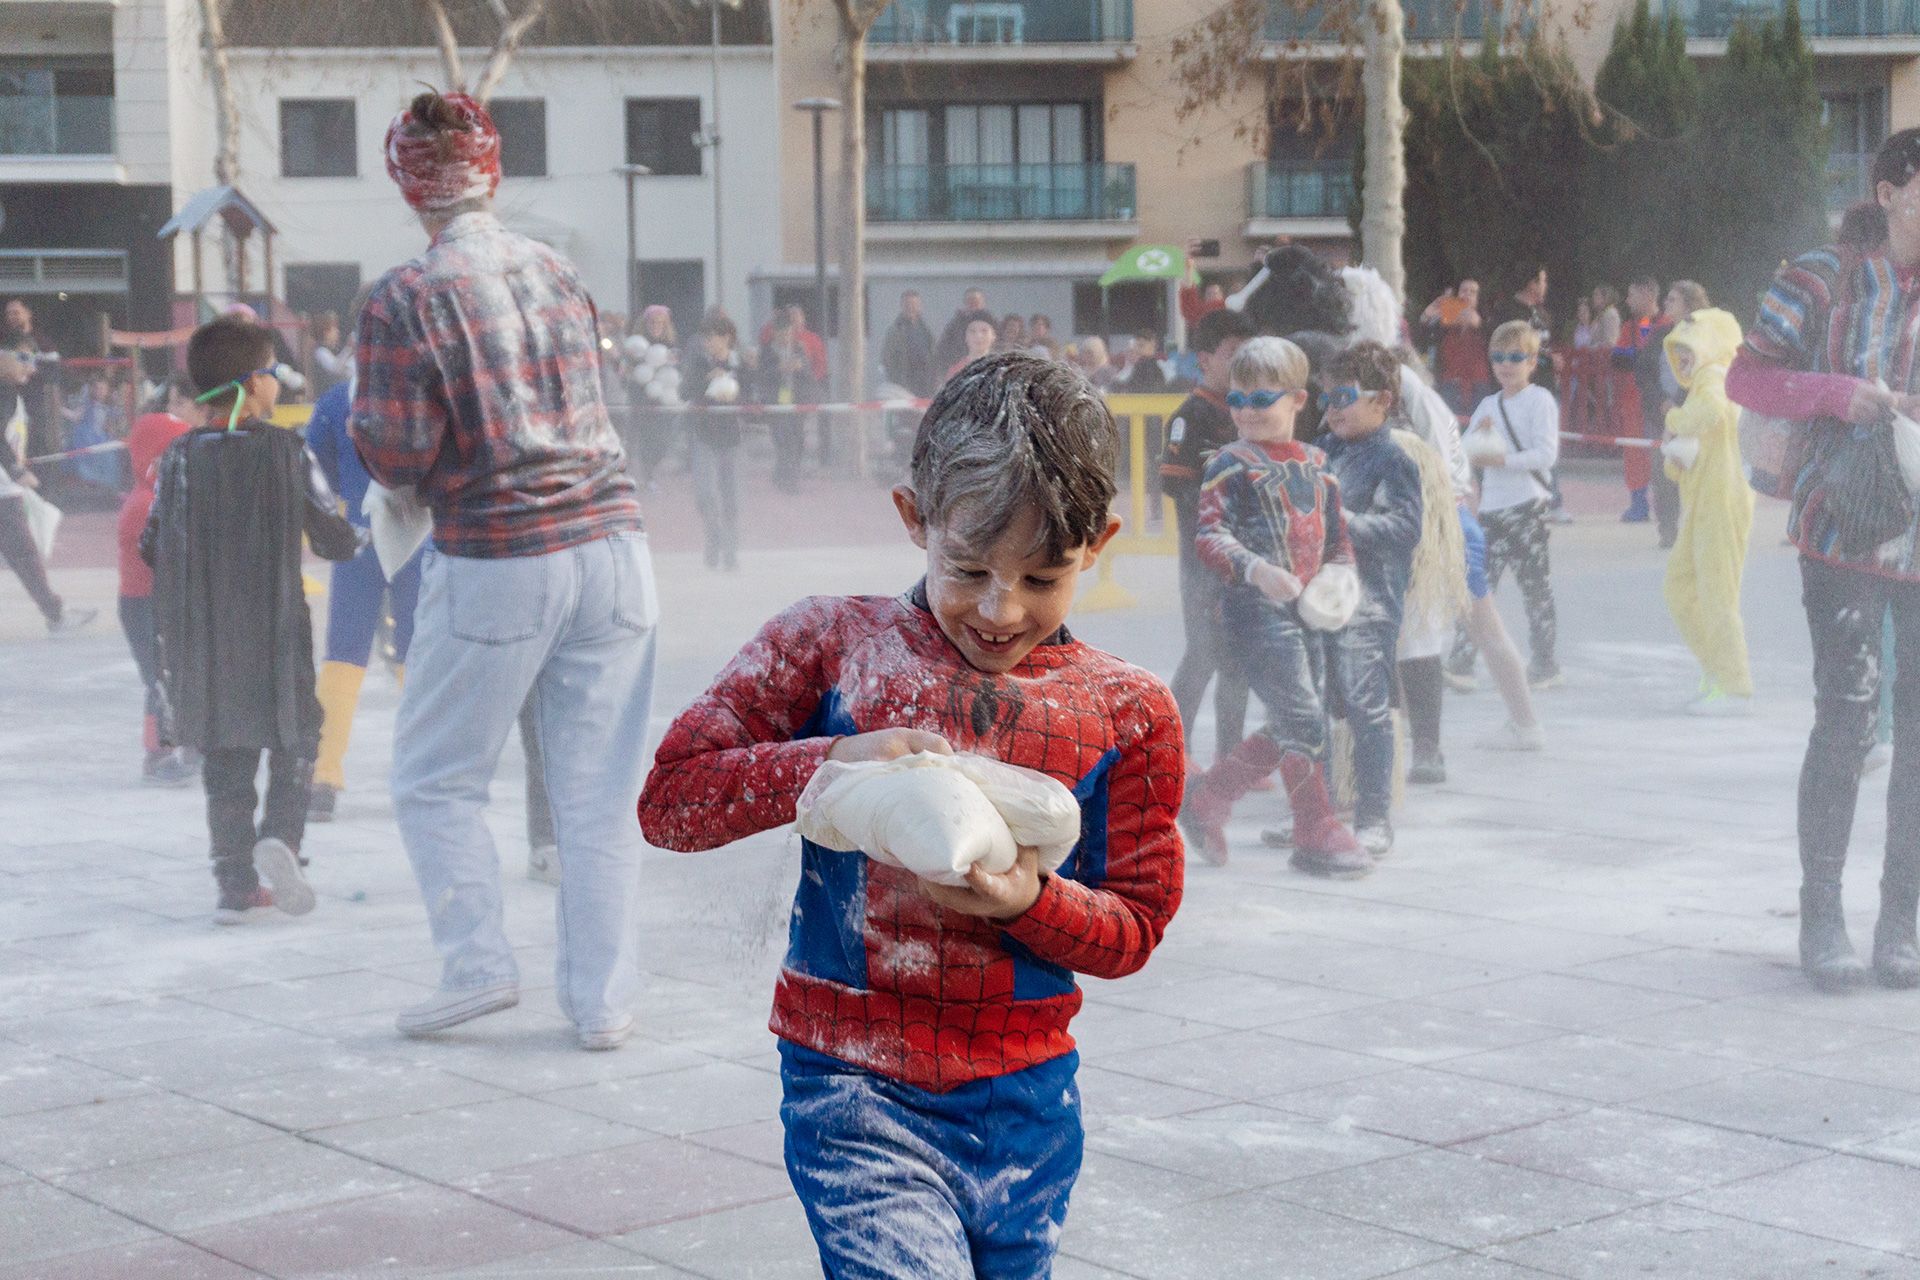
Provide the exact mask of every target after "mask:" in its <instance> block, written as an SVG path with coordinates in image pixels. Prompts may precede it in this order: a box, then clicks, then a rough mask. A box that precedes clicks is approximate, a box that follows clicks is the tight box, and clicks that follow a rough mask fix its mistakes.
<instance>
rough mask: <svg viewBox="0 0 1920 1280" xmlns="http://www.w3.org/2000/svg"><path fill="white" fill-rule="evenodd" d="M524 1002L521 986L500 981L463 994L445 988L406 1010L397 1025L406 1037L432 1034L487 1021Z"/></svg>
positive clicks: (395, 1022) (468, 990)
mask: <svg viewBox="0 0 1920 1280" xmlns="http://www.w3.org/2000/svg"><path fill="white" fill-rule="evenodd" d="M519 1003H520V984H519V983H517V982H496V983H494V984H493V985H491V986H486V987H467V988H464V989H462V990H459V991H448V990H445V989H442V990H440V991H436V992H434V993H433V996H432V997H431V998H430V999H427V1000H422V1001H421V1002H420V1003H419V1004H416V1005H414V1006H413V1007H412V1008H411V1009H402V1010H401V1011H400V1013H399V1014H398V1015H397V1016H396V1017H395V1018H394V1020H393V1025H394V1026H395V1027H397V1028H399V1031H400V1034H401V1035H403V1036H424V1035H431V1034H432V1033H433V1032H435V1031H445V1030H446V1029H447V1028H448V1027H457V1026H459V1025H460V1024H461V1023H463V1022H471V1021H473V1020H474V1019H475V1018H484V1017H486V1016H487V1015H488V1014H490V1013H499V1012H500V1011H501V1010H502V1009H511V1008H513V1006H515V1005H517V1004H519Z"/></svg>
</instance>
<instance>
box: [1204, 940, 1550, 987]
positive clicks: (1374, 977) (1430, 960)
mask: <svg viewBox="0 0 1920 1280" xmlns="http://www.w3.org/2000/svg"><path fill="white" fill-rule="evenodd" d="M1219 951H1220V956H1219V963H1220V964H1221V966H1222V967H1223V968H1228V969H1233V970H1236V971H1238V972H1241V973H1253V974H1259V975H1262V976H1264V977H1268V978H1279V979H1281V980H1283V981H1289V982H1309V983H1312V984H1314V985H1315V986H1320V987H1334V988H1337V989H1339V990H1342V991H1356V992H1359V993H1360V994H1362V995H1372V996H1380V997H1382V998H1385V999H1392V1000H1412V999H1418V998H1420V997H1423V996H1428V995H1432V994H1434V993H1436V992H1442V991H1452V990H1455V989H1458V988H1461V987H1478V986H1483V985H1485V984H1486V983H1489V982H1497V981H1499V980H1501V979H1503V978H1512V977H1517V976H1519V974H1520V972H1521V971H1520V970H1517V969H1512V968H1508V967H1507V966H1504V965H1497V964H1493V963H1491V962H1488V961H1484V960H1472V959H1465V958H1460V957H1455V956H1436V955H1433V954H1431V953H1429V952H1423V951H1409V950H1407V949H1405V948H1403V947H1385V946H1376V945H1373V944H1370V943H1364V942H1349V941H1347V940H1345V939H1339V938H1326V939H1318V938H1304V937H1298V936H1295V937H1288V938H1275V939H1273V940H1271V941H1255V940H1251V939H1236V940H1233V941H1230V942H1227V943H1225V944H1224V945H1222V946H1221V947H1220V948H1219Z"/></svg>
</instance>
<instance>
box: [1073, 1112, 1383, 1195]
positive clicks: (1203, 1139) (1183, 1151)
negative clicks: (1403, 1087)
mask: <svg viewBox="0 0 1920 1280" xmlns="http://www.w3.org/2000/svg"><path fill="white" fill-rule="evenodd" d="M1087 1145H1088V1146H1089V1147H1091V1148H1092V1149H1093V1150H1096V1151H1104V1152H1106V1153H1107V1154H1108V1155H1112V1156H1119V1157H1121V1158H1123V1159H1127V1160H1132V1161H1134V1162H1136V1163H1138V1164H1146V1165H1153V1166H1154V1167H1156V1168H1161V1169H1169V1170H1172V1171H1173V1172H1175V1173H1184V1174H1187V1175H1189V1176H1191V1177H1195V1178H1206V1179H1209V1180H1211V1181H1214V1182H1219V1183H1222V1184H1224V1185H1226V1186H1228V1187H1231V1188H1232V1189H1234V1190H1236V1191H1244V1190H1250V1189H1253V1188H1256V1187H1264V1186H1270V1185H1272V1184H1273V1183H1276V1182H1285V1181H1288V1180H1289V1179H1292V1178H1299V1177H1305V1176H1308V1175H1310V1174H1315V1173H1324V1172H1328V1171H1330V1170H1334V1169H1345V1168H1349V1167H1351V1166H1353V1165H1356V1164H1365V1163H1367V1162H1368V1161H1372V1160H1381V1159H1385V1158H1386V1157H1388V1156H1395V1155H1404V1154H1406V1153H1408V1152H1410V1151H1413V1150H1414V1149H1415V1147H1414V1145H1413V1144H1412V1143H1409V1142H1405V1141H1402V1140H1401V1139H1399V1138H1390V1137H1387V1136H1385V1135H1383V1134H1378V1133H1371V1132H1368V1131H1366V1130H1364V1129H1357V1128H1355V1127H1354V1126H1352V1125H1339V1124H1331V1123H1329V1122H1327V1121H1324V1120H1316V1119H1309V1118H1308V1117H1305V1116H1301V1115H1292V1114H1287V1113H1284V1112H1280V1111H1275V1110H1272V1109H1270V1108H1266V1107H1260V1106H1255V1105H1252V1104H1250V1103H1232V1104H1229V1105H1227V1106H1224V1107H1214V1108H1211V1109H1209V1110H1206V1111H1190V1112H1187V1113H1185V1114H1184V1115H1177V1116H1170V1117H1167V1118H1164V1119H1157V1120H1150V1119H1144V1118H1140V1117H1135V1116H1127V1117H1123V1118H1121V1119H1119V1120H1116V1121H1115V1122H1113V1123H1112V1124H1110V1125H1108V1126H1106V1127H1105V1128H1103V1129H1101V1130H1100V1131H1099V1132H1097V1133H1094V1134H1090V1135H1089V1136H1088V1138H1087Z"/></svg>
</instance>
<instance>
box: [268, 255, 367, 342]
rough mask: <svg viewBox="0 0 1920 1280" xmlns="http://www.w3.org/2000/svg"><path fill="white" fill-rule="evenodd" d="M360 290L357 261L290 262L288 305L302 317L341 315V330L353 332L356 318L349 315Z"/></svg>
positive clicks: (287, 291) (288, 265) (288, 267)
mask: <svg viewBox="0 0 1920 1280" xmlns="http://www.w3.org/2000/svg"><path fill="white" fill-rule="evenodd" d="M359 291H360V264H359V263H357V262H289V263H288V264H287V289H286V293H287V306H288V307H290V308H291V309H292V310H294V311H297V312H299V313H300V314H301V315H313V314H314V313H316V312H320V311H337V312H339V313H340V327H341V328H342V329H343V330H344V329H351V328H353V326H354V323H355V321H356V320H357V319H358V317H357V316H352V315H349V314H348V312H349V311H350V310H351V309H352V307H353V295H354V294H356V293H358V292H359Z"/></svg>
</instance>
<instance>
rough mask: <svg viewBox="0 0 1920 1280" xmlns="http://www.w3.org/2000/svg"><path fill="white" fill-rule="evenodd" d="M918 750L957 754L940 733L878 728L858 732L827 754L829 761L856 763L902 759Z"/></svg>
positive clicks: (942, 754)
mask: <svg viewBox="0 0 1920 1280" xmlns="http://www.w3.org/2000/svg"><path fill="white" fill-rule="evenodd" d="M917 751H931V752H932V753H933V754H934V755H937V756H950V755H952V754H953V744H952V743H950V742H948V741H947V740H946V739H945V738H943V737H941V736H940V735H939V734H937V733H928V732H927V731H926V730H924V729H877V730H875V731H874V732H872V733H857V734H855V735H853V736H852V737H850V738H842V739H840V741H838V742H836V743H834V744H833V747H832V749H831V750H829V751H828V752H827V759H829V760H839V761H841V762H842V763H846V764H854V763H864V762H867V761H886V760H898V759H899V758H900V757H901V756H910V755H913V754H914V753H915V752H917Z"/></svg>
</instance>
